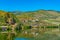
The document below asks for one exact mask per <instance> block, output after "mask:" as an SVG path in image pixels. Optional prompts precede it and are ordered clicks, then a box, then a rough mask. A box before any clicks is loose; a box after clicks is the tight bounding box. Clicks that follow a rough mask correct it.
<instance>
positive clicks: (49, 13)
mask: <svg viewBox="0 0 60 40" xmlns="http://www.w3.org/2000/svg"><path fill="white" fill-rule="evenodd" d="M19 21H20V22H22V23H23V25H27V26H35V25H37V26H49V25H50V26H51V25H53V26H54V25H59V24H60V12H59V11H53V10H37V11H30V12H19V11H16V12H15V11H14V12H5V11H0V25H5V24H6V25H7V24H10V25H11V24H14V23H18V22H19Z"/></svg>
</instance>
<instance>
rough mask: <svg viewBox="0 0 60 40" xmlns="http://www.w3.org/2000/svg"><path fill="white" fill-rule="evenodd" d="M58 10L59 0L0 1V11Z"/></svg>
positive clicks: (59, 9)
mask: <svg viewBox="0 0 60 40" xmlns="http://www.w3.org/2000/svg"><path fill="white" fill-rule="evenodd" d="M40 9H44V10H58V11H60V0H0V10H4V11H35V10H40Z"/></svg>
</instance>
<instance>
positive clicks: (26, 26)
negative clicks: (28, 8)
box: [0, 10, 60, 40]
mask: <svg viewBox="0 0 60 40" xmlns="http://www.w3.org/2000/svg"><path fill="white" fill-rule="evenodd" d="M15 38H33V39H31V40H60V12H58V11H52V10H38V11H33V12H5V11H0V39H1V40H14V39H15Z"/></svg>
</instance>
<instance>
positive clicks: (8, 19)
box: [0, 11, 18, 26]
mask: <svg viewBox="0 0 60 40" xmlns="http://www.w3.org/2000/svg"><path fill="white" fill-rule="evenodd" d="M17 20H18V19H17V18H16V16H15V15H14V14H13V13H10V12H5V11H0V26H1V25H2V26H6V25H12V24H15V23H16V22H17Z"/></svg>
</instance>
